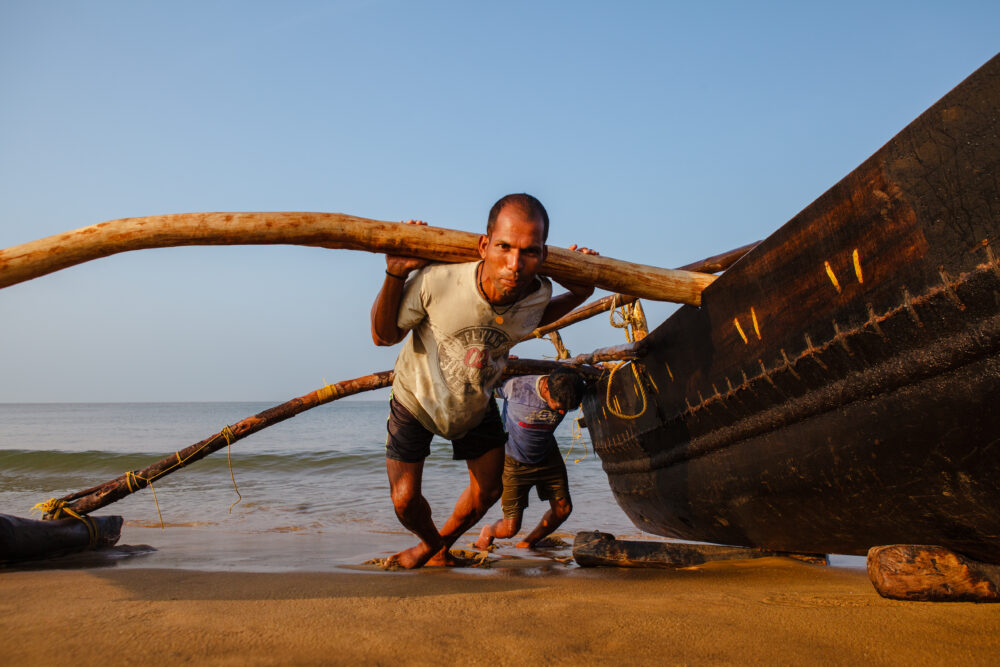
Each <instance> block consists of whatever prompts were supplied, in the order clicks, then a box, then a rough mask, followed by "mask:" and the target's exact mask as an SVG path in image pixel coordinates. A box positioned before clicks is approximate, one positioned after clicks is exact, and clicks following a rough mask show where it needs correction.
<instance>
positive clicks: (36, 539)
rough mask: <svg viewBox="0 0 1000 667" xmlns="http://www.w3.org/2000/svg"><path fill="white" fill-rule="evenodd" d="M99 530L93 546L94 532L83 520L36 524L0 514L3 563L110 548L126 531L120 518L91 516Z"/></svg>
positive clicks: (0, 559) (38, 522) (0, 549)
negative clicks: (92, 536) (91, 532)
mask: <svg viewBox="0 0 1000 667" xmlns="http://www.w3.org/2000/svg"><path fill="white" fill-rule="evenodd" d="M91 521H93V522H94V528H95V529H96V530H97V536H96V537H97V543H96V544H92V542H91V539H92V538H91V535H90V531H89V529H88V528H87V526H86V525H84V523H83V522H82V521H80V520H79V519H56V520H54V521H35V520H34V519H22V518H21V517H18V516H11V515H9V514H0V562H14V561H20V560H31V559H34V558H48V557H50V556H60V555H62V554H66V553H72V552H74V551H83V550H84V549H89V548H91V547H110V546H114V545H115V544H116V543H117V542H118V538H119V537H121V532H122V518H121V517H120V516H95V517H91Z"/></svg>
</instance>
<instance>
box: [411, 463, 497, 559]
mask: <svg viewBox="0 0 1000 667" xmlns="http://www.w3.org/2000/svg"><path fill="white" fill-rule="evenodd" d="M503 461H504V448H503V447H494V448H493V449H491V450H489V451H488V452H486V453H485V454H482V455H480V456H479V457H478V458H475V459H469V460H468V461H466V464H467V465H468V466H469V485H468V486H467V487H465V491H463V492H462V495H461V496H459V498H458V502H457V503H455V509H454V510H453V511H452V513H451V516H450V517H448V520H447V521H445V524H444V526H442V527H441V539H442V540H443V541H444V546H443V547H442V548H441V549H439V550H438V553H436V554H435V555H434V556H433V557H432V558H431V559H430V560H429V561H427V564H428V565H449V564H452V562H453V559H452V557H451V556H450V555H449V554H448V549H449V548H451V545H453V544H454V543H455V541H456V540H458V538H459V537H461V536H462V535H464V534H465V532H466V531H467V530H469V529H470V528H472V527H473V526H474V525H476V523H478V522H479V520H480V519H482V518H483V515H485V514H486V512H487V510H489V509H490V508H491V507H493V505H494V503H496V501H497V500H499V498H500V492H501V491H502V490H503V482H502V481H501V476H502V475H503Z"/></svg>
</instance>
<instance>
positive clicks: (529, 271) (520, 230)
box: [479, 206, 545, 303]
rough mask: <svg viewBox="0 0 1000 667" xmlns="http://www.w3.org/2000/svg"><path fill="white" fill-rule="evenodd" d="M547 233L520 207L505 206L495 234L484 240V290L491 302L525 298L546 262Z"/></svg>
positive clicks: (482, 244) (480, 246) (505, 301)
mask: <svg viewBox="0 0 1000 667" xmlns="http://www.w3.org/2000/svg"><path fill="white" fill-rule="evenodd" d="M543 231H544V228H543V225H542V221H541V220H536V219H534V218H531V217H528V215H527V214H526V213H525V212H523V211H522V210H521V208H520V207H518V206H505V207H504V208H503V210H501V211H500V215H498V216H497V221H496V224H495V226H494V227H493V234H491V235H490V236H482V237H480V239H479V255H480V257H482V258H483V273H482V282H483V290H484V291H485V292H486V295H487V296H488V297H489V298H490V300H491V301H494V302H495V303H510V302H511V301H514V300H516V299H518V298H519V297H520V296H521V295H522V294H524V290H525V288H526V287H527V286H528V285H530V284H531V282H532V281H533V280H534V279H535V274H537V273H538V269H539V268H541V266H542V262H543V261H545V243H544V241H542V234H543Z"/></svg>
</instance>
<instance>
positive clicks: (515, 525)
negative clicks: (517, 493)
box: [473, 512, 521, 549]
mask: <svg viewBox="0 0 1000 667" xmlns="http://www.w3.org/2000/svg"><path fill="white" fill-rule="evenodd" d="M519 530H521V513H520V512H518V514H517V516H516V517H511V518H509V519H508V518H507V517H504V518H502V519H500V520H499V521H497V522H496V523H493V524H489V523H488V524H486V525H485V526H483V530H482V531H481V532H480V533H479V539H478V540H476V543H475V544H474V545H473V546H475V547H476V548H477V549H489V548H490V545H491V544H493V539H494V538H497V537H499V538H500V539H501V540H503V539H506V538H508V537H514V536H515V535H517V531H519Z"/></svg>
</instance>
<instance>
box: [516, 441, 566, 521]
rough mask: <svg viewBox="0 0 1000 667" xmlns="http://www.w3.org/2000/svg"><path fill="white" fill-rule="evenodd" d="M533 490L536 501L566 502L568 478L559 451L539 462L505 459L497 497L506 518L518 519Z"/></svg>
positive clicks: (555, 450) (556, 450)
mask: <svg viewBox="0 0 1000 667" xmlns="http://www.w3.org/2000/svg"><path fill="white" fill-rule="evenodd" d="M531 487H535V491H537V492H538V499H539V500H566V501H569V500H570V497H569V478H568V477H567V476H566V464H565V463H563V458H562V454H560V453H559V449H558V448H555V449H553V450H552V451H551V452H550V453H549V455H548V456H546V457H545V460H544V461H541V462H540V463H521V462H520V461H518V460H517V459H515V458H514V457H512V456H507V457H505V459H504V464H503V495H502V496H500V501H501V506H502V507H503V517H504V518H505V519H515V518H517V517H519V516H521V513H522V512H523V511H524V508H525V507H527V506H528V492H529V491H531Z"/></svg>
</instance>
